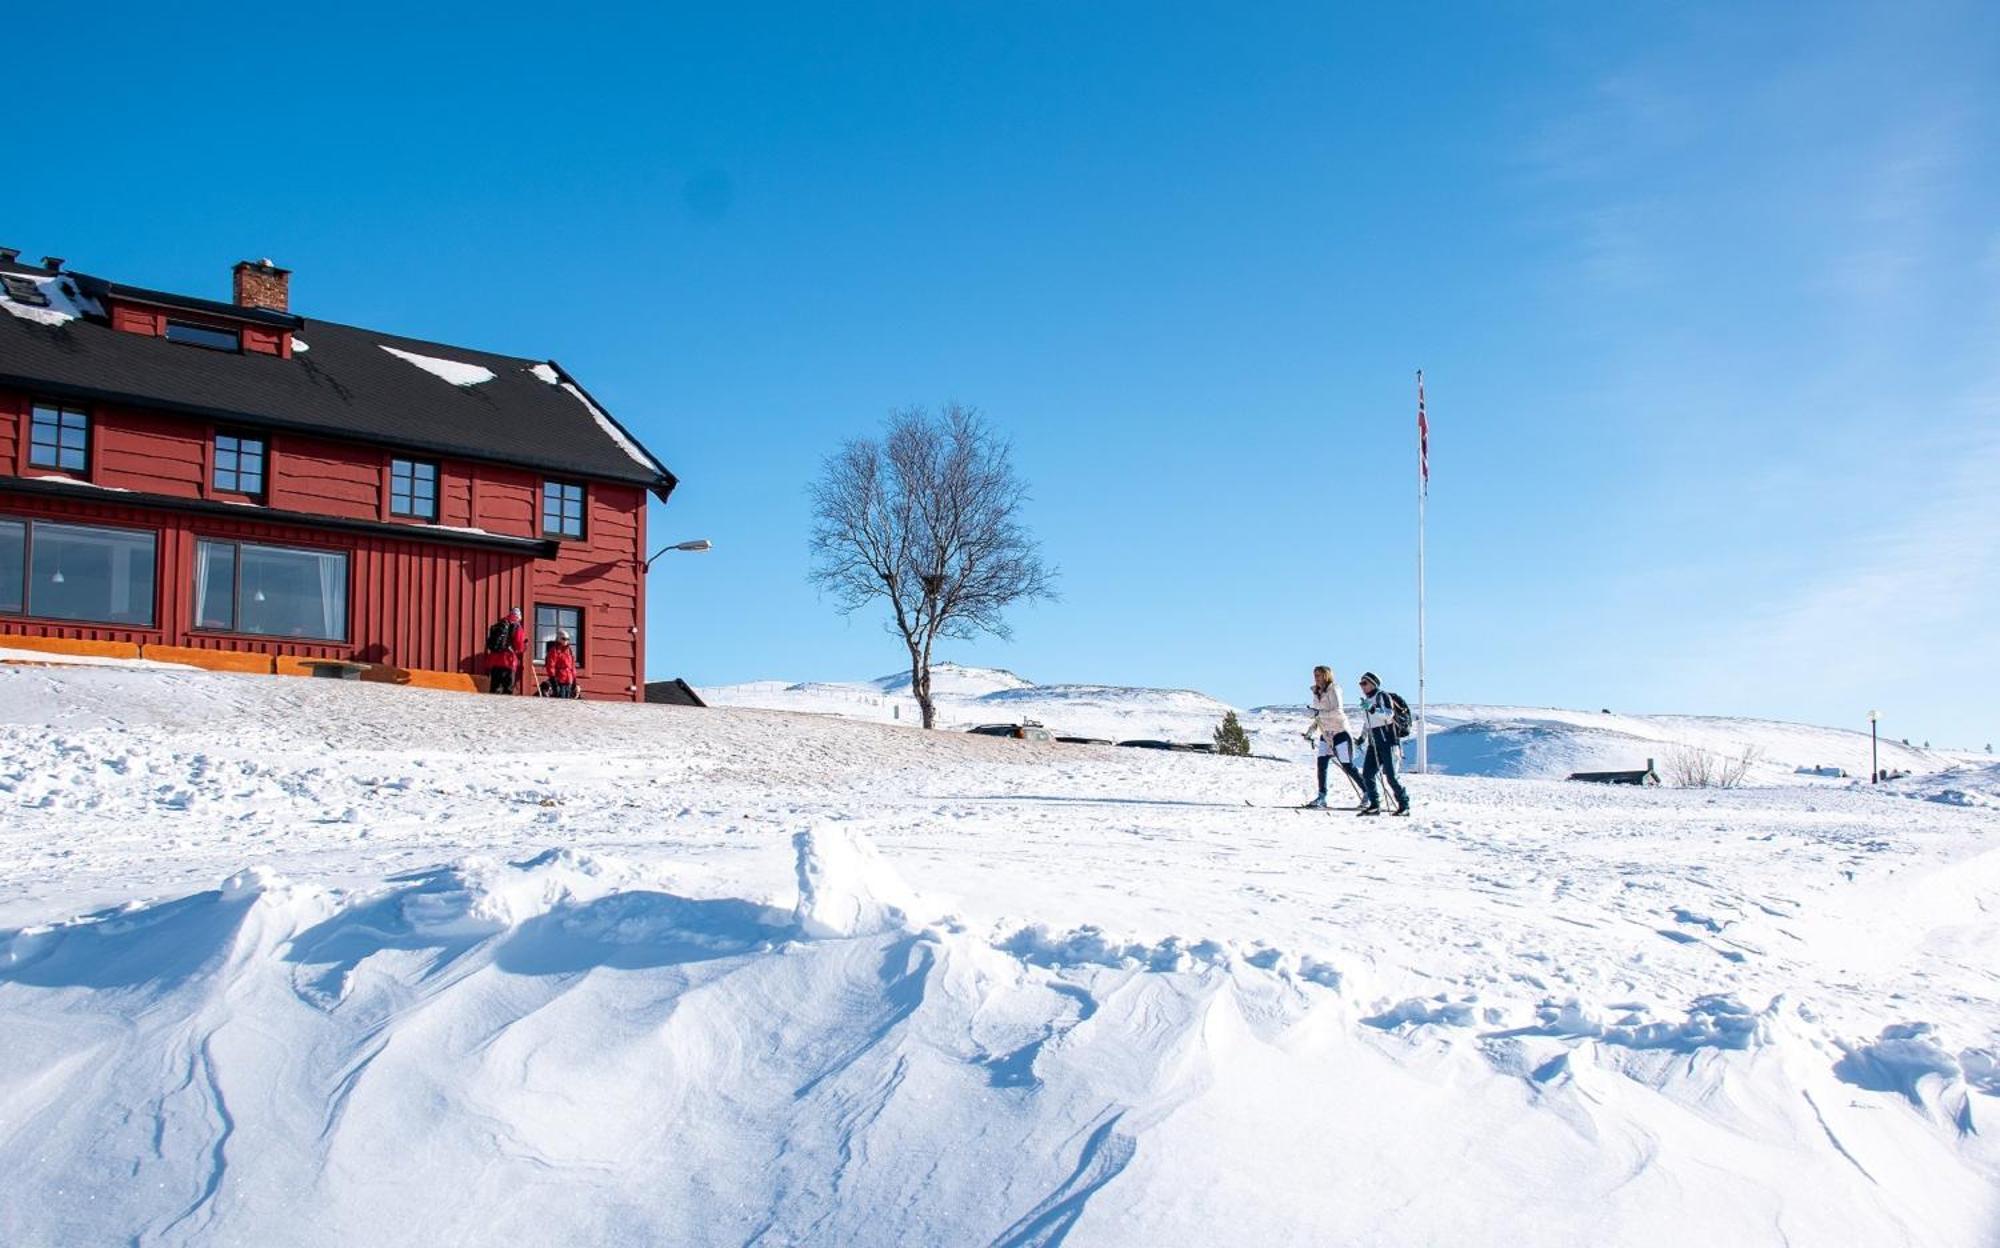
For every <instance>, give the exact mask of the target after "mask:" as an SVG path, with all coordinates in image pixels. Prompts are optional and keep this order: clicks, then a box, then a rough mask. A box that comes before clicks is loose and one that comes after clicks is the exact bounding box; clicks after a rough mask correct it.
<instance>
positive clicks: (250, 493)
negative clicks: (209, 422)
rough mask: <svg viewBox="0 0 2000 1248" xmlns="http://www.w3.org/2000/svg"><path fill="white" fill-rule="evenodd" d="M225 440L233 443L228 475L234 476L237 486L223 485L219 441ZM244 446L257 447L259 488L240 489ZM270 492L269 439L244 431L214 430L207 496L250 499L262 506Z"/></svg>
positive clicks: (210, 448)
mask: <svg viewBox="0 0 2000 1248" xmlns="http://www.w3.org/2000/svg"><path fill="white" fill-rule="evenodd" d="M224 438H231V439H234V440H235V442H236V451H235V454H236V467H235V468H233V469H231V470H230V471H231V472H233V473H235V474H236V477H237V480H238V482H239V484H238V485H224V484H222V480H221V477H222V440H223V439H224ZM245 442H255V443H256V444H257V482H258V488H257V489H254V490H246V489H243V488H242V487H241V484H240V482H241V480H242V476H243V443H245ZM270 491H271V438H270V435H269V434H265V433H257V432H253V431H251V430H247V429H216V430H215V431H213V432H212V433H210V434H209V437H208V492H209V493H210V494H233V495H235V496H237V497H238V498H249V499H255V500H256V501H258V502H263V501H264V500H265V499H266V498H268V497H270Z"/></svg>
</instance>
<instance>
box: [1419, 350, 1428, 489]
mask: <svg viewBox="0 0 2000 1248" xmlns="http://www.w3.org/2000/svg"><path fill="white" fill-rule="evenodd" d="M1417 462H1418V465H1419V467H1420V469H1421V470H1422V472H1423V474H1424V493H1426V494H1428V493H1430V492H1431V422H1430V420H1429V418H1428V417H1426V416H1425V415H1424V373H1423V370H1422V369H1418V370H1417Z"/></svg>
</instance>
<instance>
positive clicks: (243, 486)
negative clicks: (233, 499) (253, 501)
mask: <svg viewBox="0 0 2000 1248" xmlns="http://www.w3.org/2000/svg"><path fill="white" fill-rule="evenodd" d="M215 488H216V489H218V490H223V491H226V492H228V493H232V494H250V495H258V496H261V495H262V494H263V493H264V439H262V438H253V437H247V436H245V435H243V434H238V433H218V434H216V435H215Z"/></svg>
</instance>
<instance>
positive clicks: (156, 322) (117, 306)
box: [106, 303, 167, 338]
mask: <svg viewBox="0 0 2000 1248" xmlns="http://www.w3.org/2000/svg"><path fill="white" fill-rule="evenodd" d="M106 311H107V312H108V313H109V314H110V317H111V328H113V329H119V330H123V331H124V332H126V333H128V334H149V335H151V336H152V337H155V338H157V337H159V336H160V335H161V334H164V333H166V332H167V314H166V313H164V312H162V311H160V310H159V309H158V308H135V307H133V306H132V305H131V304H129V303H114V304H112V305H111V306H110V307H109V308H108V309H106Z"/></svg>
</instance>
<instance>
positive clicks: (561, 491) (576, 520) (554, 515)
mask: <svg viewBox="0 0 2000 1248" xmlns="http://www.w3.org/2000/svg"><path fill="white" fill-rule="evenodd" d="M542 532H543V533H544V534H546V535H547V536H549V537H582V536H583V487H582V486H581V485H579V484H577V483H576V482H574V481H544V482H542Z"/></svg>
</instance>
